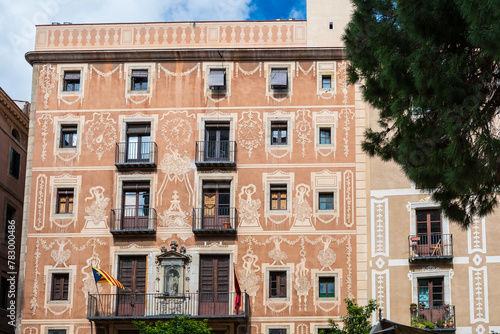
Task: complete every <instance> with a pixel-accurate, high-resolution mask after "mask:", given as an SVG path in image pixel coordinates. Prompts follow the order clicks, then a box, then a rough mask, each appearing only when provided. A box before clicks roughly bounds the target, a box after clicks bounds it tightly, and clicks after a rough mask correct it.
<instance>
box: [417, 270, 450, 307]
mask: <svg viewBox="0 0 500 334" xmlns="http://www.w3.org/2000/svg"><path fill="white" fill-rule="evenodd" d="M443 288H444V285H443V277H435V278H420V279H418V305H421V304H423V305H424V308H426V309H428V308H432V307H440V306H443V304H444V290H443Z"/></svg>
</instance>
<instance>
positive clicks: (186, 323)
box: [133, 316, 212, 334]
mask: <svg viewBox="0 0 500 334" xmlns="http://www.w3.org/2000/svg"><path fill="white" fill-rule="evenodd" d="M133 323H134V325H135V326H136V327H137V328H138V329H139V331H140V333H141V334H210V333H212V331H211V329H210V328H208V327H207V320H206V319H205V320H203V321H199V320H193V319H190V318H189V317H188V316H183V317H179V316H175V317H174V318H173V319H172V320H169V321H157V322H155V323H154V324H153V323H151V324H146V323H145V322H144V321H134V322H133Z"/></svg>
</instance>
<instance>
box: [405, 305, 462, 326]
mask: <svg viewBox="0 0 500 334" xmlns="http://www.w3.org/2000/svg"><path fill="white" fill-rule="evenodd" d="M425 306H426V305H425V304H423V305H421V306H413V307H411V309H410V312H411V326H412V327H417V328H421V329H424V328H426V329H432V330H433V331H454V330H455V329H456V322H455V306H454V305H448V304H444V305H442V306H431V307H425Z"/></svg>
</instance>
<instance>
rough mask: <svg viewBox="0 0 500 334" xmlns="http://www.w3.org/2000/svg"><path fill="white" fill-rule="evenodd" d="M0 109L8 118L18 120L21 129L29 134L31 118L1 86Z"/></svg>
mask: <svg viewBox="0 0 500 334" xmlns="http://www.w3.org/2000/svg"><path fill="white" fill-rule="evenodd" d="M0 103H1V104H0V109H1V110H2V113H3V114H4V116H5V117H6V118H8V119H11V120H13V121H16V122H17V123H18V125H21V126H20V130H21V131H23V132H24V134H26V135H27V134H28V127H29V119H28V116H26V115H25V114H24V113H23V112H22V110H21V109H20V108H19V107H18V106H17V104H16V103H15V102H14V101H12V99H11V98H10V97H9V95H7V93H6V92H5V91H4V90H3V89H2V88H0Z"/></svg>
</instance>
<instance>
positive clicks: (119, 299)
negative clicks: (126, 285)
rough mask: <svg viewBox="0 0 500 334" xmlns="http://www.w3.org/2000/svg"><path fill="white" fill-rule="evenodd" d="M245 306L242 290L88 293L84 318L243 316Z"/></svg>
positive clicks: (246, 305)
mask: <svg viewBox="0 0 500 334" xmlns="http://www.w3.org/2000/svg"><path fill="white" fill-rule="evenodd" d="M238 295H239V296H238ZM238 297H239V298H238ZM237 300H239V303H238V302H237ZM248 305H249V299H248V294H247V293H245V292H241V293H239V294H238V293H236V292H220V293H200V292H191V293H182V294H168V293H117V294H89V295H88V303H87V319H89V320H113V319H155V318H156V319H158V318H170V317H174V316H176V315H187V316H189V317H192V318H204V319H205V318H247V316H248Z"/></svg>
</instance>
